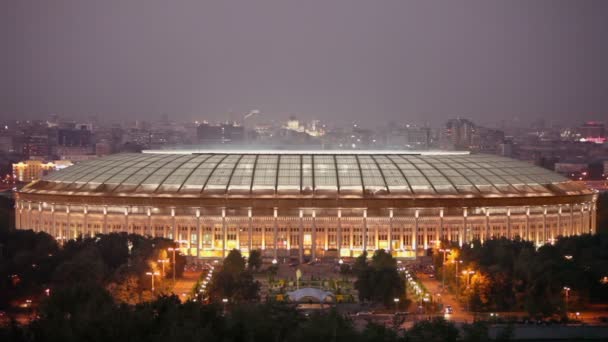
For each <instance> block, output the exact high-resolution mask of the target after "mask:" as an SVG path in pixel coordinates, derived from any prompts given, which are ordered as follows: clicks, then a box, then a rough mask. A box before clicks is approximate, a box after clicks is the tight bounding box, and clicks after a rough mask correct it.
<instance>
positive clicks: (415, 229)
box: [412, 209, 420, 256]
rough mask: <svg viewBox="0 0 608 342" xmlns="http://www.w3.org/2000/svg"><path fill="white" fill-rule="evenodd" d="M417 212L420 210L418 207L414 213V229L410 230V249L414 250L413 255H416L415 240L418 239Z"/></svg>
mask: <svg viewBox="0 0 608 342" xmlns="http://www.w3.org/2000/svg"><path fill="white" fill-rule="evenodd" d="M419 214H420V212H419V211H418V209H416V211H415V213H414V230H413V231H412V251H414V256H416V255H417V254H418V253H417V252H418V250H417V246H416V240H417V239H418V215H419Z"/></svg>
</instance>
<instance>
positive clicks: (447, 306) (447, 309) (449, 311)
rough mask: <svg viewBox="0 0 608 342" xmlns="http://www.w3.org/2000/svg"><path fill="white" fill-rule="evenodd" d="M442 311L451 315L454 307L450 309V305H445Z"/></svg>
mask: <svg viewBox="0 0 608 342" xmlns="http://www.w3.org/2000/svg"><path fill="white" fill-rule="evenodd" d="M444 313H445V314H446V315H451V314H453V313H454V309H452V306H451V305H446V307H445V309H444Z"/></svg>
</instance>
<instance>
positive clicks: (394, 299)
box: [393, 298, 399, 313]
mask: <svg viewBox="0 0 608 342" xmlns="http://www.w3.org/2000/svg"><path fill="white" fill-rule="evenodd" d="M393 302H395V313H397V310H398V309H399V298H393Z"/></svg>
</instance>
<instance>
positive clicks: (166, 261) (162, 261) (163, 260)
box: [158, 259, 169, 277]
mask: <svg viewBox="0 0 608 342" xmlns="http://www.w3.org/2000/svg"><path fill="white" fill-rule="evenodd" d="M158 262H160V264H161V265H162V273H161V274H162V276H163V277H164V276H165V264H166V263H168V262H169V260H167V259H159V260H158Z"/></svg>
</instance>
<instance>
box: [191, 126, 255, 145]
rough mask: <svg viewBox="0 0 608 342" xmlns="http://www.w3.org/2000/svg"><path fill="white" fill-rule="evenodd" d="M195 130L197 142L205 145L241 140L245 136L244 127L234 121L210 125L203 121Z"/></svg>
mask: <svg viewBox="0 0 608 342" xmlns="http://www.w3.org/2000/svg"><path fill="white" fill-rule="evenodd" d="M196 131H197V136H198V141H199V143H201V144H206V145H207V144H231V143H237V142H243V140H244V138H245V129H244V128H243V126H240V125H237V124H235V123H223V124H220V125H211V124H209V123H206V122H205V123H202V124H200V125H199V126H198V127H197V129H196Z"/></svg>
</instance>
